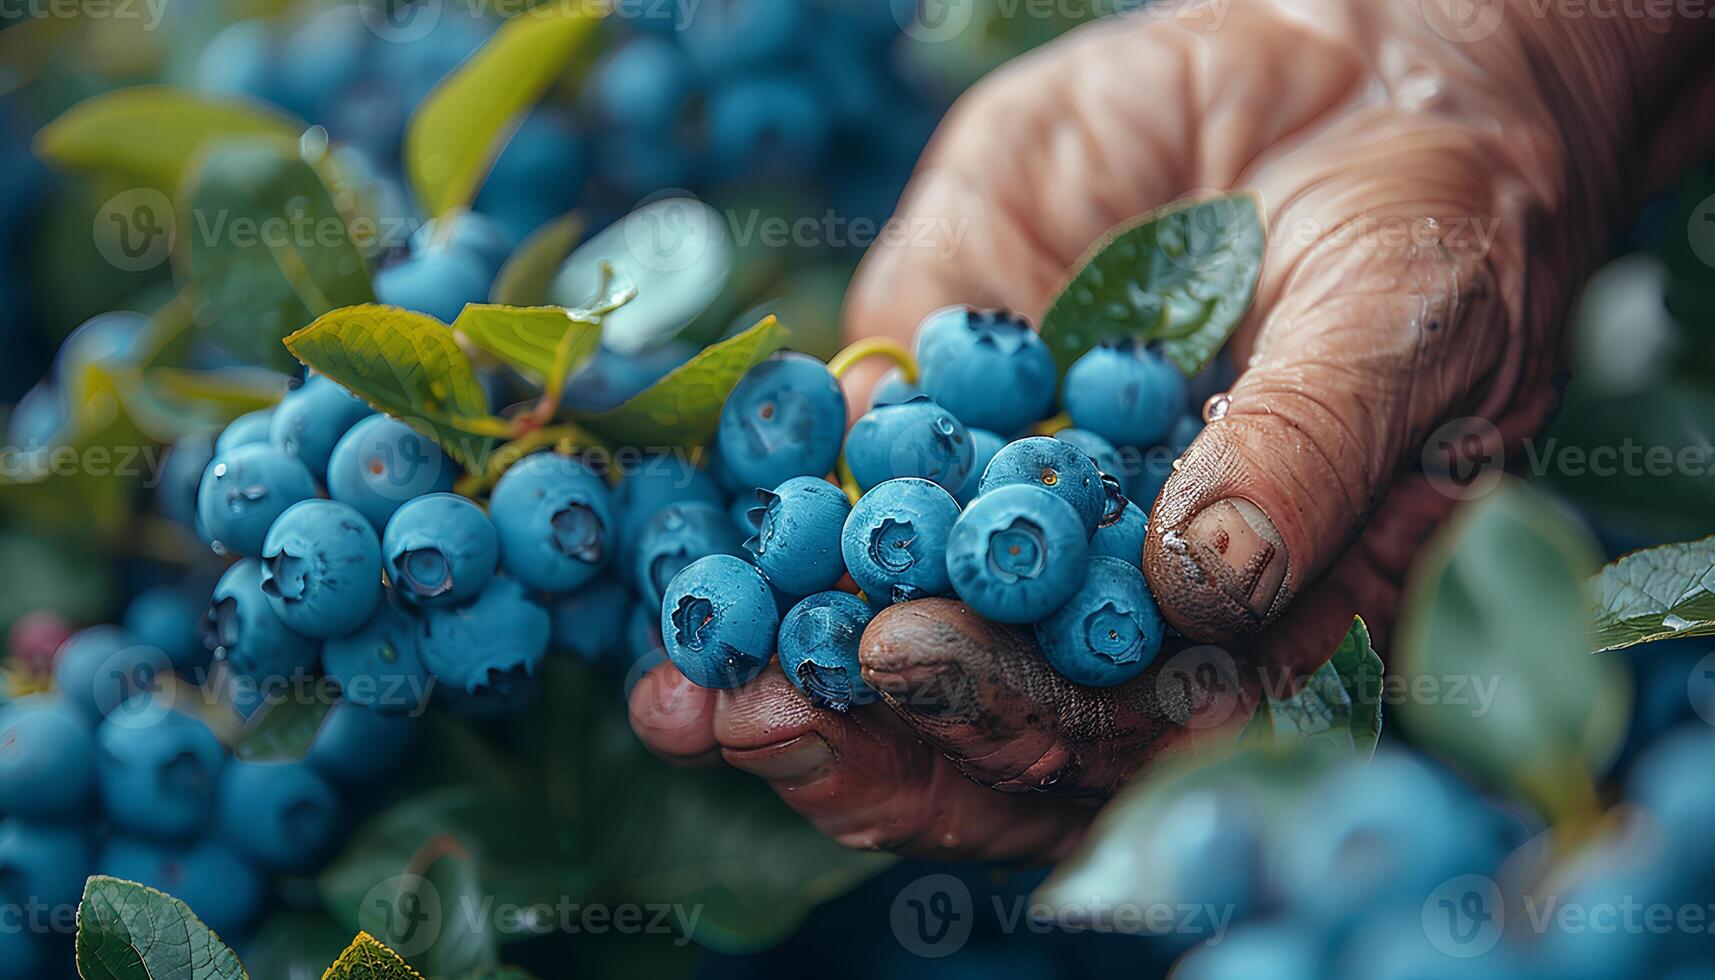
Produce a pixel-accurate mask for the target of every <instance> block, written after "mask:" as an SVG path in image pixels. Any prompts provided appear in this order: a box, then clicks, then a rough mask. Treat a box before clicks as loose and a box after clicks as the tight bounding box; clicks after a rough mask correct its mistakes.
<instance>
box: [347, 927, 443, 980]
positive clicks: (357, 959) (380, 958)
mask: <svg viewBox="0 0 1715 980" xmlns="http://www.w3.org/2000/svg"><path fill="white" fill-rule="evenodd" d="M322 980H423V975H422V974H420V973H418V972H417V971H416V970H413V969H411V965H410V964H409V963H406V962H405V960H404V959H403V958H402V957H400V955H399V954H398V953H395V952H393V951H392V950H390V949H388V948H387V947H386V946H384V945H382V944H381V943H380V942H379V941H378V940H376V938H375V937H374V936H371V935H370V934H369V933H367V932H360V933H358V934H357V938H355V939H353V940H352V941H351V945H350V946H347V947H346V948H345V952H343V953H341V954H339V959H337V960H335V961H334V963H333V965H332V966H330V967H328V969H327V972H326V973H324V974H322Z"/></svg>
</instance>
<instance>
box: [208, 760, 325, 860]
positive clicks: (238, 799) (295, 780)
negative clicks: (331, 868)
mask: <svg viewBox="0 0 1715 980" xmlns="http://www.w3.org/2000/svg"><path fill="white" fill-rule="evenodd" d="M216 807H217V819H218V826H219V828H220V838H221V839H222V840H224V841H225V842H226V843H228V844H230V845H231V846H232V849H233V850H234V851H236V852H238V854H239V855H240V856H241V857H244V858H247V859H248V860H250V861H253V862H255V863H256V864H257V865H258V866H259V867H262V868H265V869H268V870H272V871H303V870H307V869H310V868H313V867H315V865H316V864H317V863H318V861H319V860H320V859H321V858H322V857H324V856H326V853H327V850H328V848H329V846H330V845H332V844H333V843H334V841H335V836H334V835H335V832H336V831H338V830H339V827H340V817H341V814H340V806H339V799H338V797H336V796H334V791H333V788H332V787H330V786H329V785H328V783H327V780H325V779H323V778H322V777H321V775H320V774H318V773H317V772H316V771H315V770H314V769H312V768H310V764H309V763H308V762H304V761H298V762H246V761H244V760H241V759H233V760H231V761H230V762H228V763H227V764H226V770H225V771H224V772H223V773H222V774H221V778H220V787H219V789H218V793H217V803H216Z"/></svg>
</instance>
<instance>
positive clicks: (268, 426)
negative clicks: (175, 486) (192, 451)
mask: <svg viewBox="0 0 1715 980" xmlns="http://www.w3.org/2000/svg"><path fill="white" fill-rule="evenodd" d="M273 428H274V410H273V409H272V408H259V409H257V410H256V411H254V412H246V413H245V414H243V415H240V416H239V417H237V418H235V419H233V420H232V421H231V422H228V423H226V428H224V429H222V430H220V435H219V436H217V437H215V440H214V454H215V455H216V456H218V455H220V454H221V453H224V452H230V451H231V450H234V449H237V448H238V447H239V446H251V445H256V444H259V443H267V442H268V433H269V431H270V430H272V429H273ZM197 475H198V476H201V475H202V474H201V473H198V474H197Z"/></svg>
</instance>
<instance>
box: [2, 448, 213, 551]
mask: <svg viewBox="0 0 1715 980" xmlns="http://www.w3.org/2000/svg"><path fill="white" fill-rule="evenodd" d="M13 445H15V446H16V445H24V444H23V443H19V442H16V441H14V442H13ZM213 461H214V440H213V439H212V438H211V437H210V436H209V434H208V433H206V432H203V433H195V434H192V435H188V436H185V437H183V438H181V439H180V440H179V441H178V442H175V443H173V447H172V448H171V449H169V450H167V458H166V460H165V462H163V463H162V464H161V482H160V483H159V484H157V485H156V487H155V506H156V507H157V508H159V509H160V511H161V516H162V517H165V518H166V519H167V520H169V521H172V522H174V523H176V524H180V525H182V526H184V527H188V528H190V529H192V530H195V529H196V526H197V488H198V487H199V486H201V484H202V474H203V471H204V470H206V469H208V464H209V463H211V462H213Z"/></svg>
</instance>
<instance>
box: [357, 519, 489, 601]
mask: <svg viewBox="0 0 1715 980" xmlns="http://www.w3.org/2000/svg"><path fill="white" fill-rule="evenodd" d="M381 554H382V556H383V557H384V558H385V559H386V563H387V576H388V578H389V579H390V580H391V581H392V583H393V590H394V591H395V592H396V593H398V595H399V597H400V598H402V599H404V600H406V601H407V602H410V603H413V604H415V605H419V606H431V605H433V606H454V605H458V604H459V603H461V602H468V601H470V600H471V599H473V598H475V597H476V595H477V594H478V593H480V592H481V591H482V590H483V588H484V587H485V586H487V585H488V582H489V580H490V579H492V578H494V572H495V570H496V569H497V568H499V566H500V533H499V532H498V531H496V530H495V528H494V524H493V522H491V521H490V520H489V519H488V515H487V514H484V513H483V512H482V508H481V507H479V506H477V505H476V504H474V503H472V502H470V501H469V500H466V499H465V498H463V497H461V496H459V495H458V494H453V493H431V494H428V495H426V496H422V497H418V498H417V499H415V500H413V501H411V502H410V503H408V504H406V505H405V506H403V507H401V508H399V511H398V513H396V514H394V515H393V519H392V520H391V521H388V522H387V534H386V536H385V537H384V538H383V539H382V542H381Z"/></svg>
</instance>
